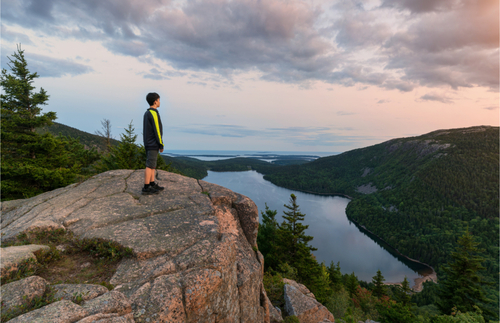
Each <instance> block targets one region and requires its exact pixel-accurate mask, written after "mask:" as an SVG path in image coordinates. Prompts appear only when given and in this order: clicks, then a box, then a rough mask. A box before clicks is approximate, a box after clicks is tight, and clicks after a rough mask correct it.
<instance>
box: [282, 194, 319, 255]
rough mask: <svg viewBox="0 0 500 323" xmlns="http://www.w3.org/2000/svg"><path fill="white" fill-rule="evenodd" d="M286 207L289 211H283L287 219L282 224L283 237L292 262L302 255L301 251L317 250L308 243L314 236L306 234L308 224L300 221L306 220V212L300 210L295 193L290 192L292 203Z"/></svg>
mask: <svg viewBox="0 0 500 323" xmlns="http://www.w3.org/2000/svg"><path fill="white" fill-rule="evenodd" d="M284 207H285V208H287V209H288V210H289V211H283V213H284V214H285V215H284V216H283V218H284V219H285V220H284V221H283V223H282V224H281V226H280V231H281V235H282V238H283V240H284V242H285V244H286V251H287V253H288V256H289V259H290V260H291V261H289V262H290V263H293V261H294V259H295V258H296V257H298V256H300V255H299V254H300V253H304V252H305V253H307V254H310V252H311V251H315V250H317V249H316V248H313V247H311V246H309V245H308V242H309V241H311V240H312V239H313V237H312V236H308V235H306V234H305V230H306V229H307V228H309V226H308V225H303V224H302V223H301V222H300V221H304V217H305V214H303V213H301V212H300V208H299V205H298V204H297V197H296V196H295V194H290V205H287V204H285V205H284Z"/></svg>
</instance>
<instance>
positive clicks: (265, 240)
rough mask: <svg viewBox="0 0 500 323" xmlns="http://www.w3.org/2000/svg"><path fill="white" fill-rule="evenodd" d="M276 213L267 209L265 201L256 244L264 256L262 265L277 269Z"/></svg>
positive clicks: (277, 225)
mask: <svg viewBox="0 0 500 323" xmlns="http://www.w3.org/2000/svg"><path fill="white" fill-rule="evenodd" d="M277 214H278V211H276V210H271V209H269V207H268V206H267V203H266V210H265V212H264V211H261V216H262V224H261V225H260V226H259V232H258V234H257V244H258V246H259V251H260V252H261V253H262V255H263V256H264V266H265V268H266V269H268V268H273V269H277V267H278V265H279V254H278V238H277V231H278V227H279V224H278V221H276V215H277Z"/></svg>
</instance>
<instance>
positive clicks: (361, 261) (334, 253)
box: [203, 171, 430, 286]
mask: <svg viewBox="0 0 500 323" xmlns="http://www.w3.org/2000/svg"><path fill="white" fill-rule="evenodd" d="M203 180H204V181H207V182H210V183H214V184H217V185H221V186H224V187H227V188H228V189H230V190H232V191H234V192H237V193H240V194H243V195H245V196H248V197H249V198H250V199H252V200H253V201H254V202H255V204H256V205H257V207H258V209H259V218H261V216H260V212H261V211H263V210H265V204H266V203H267V205H268V206H269V208H270V209H272V210H277V211H278V216H277V217H276V219H277V220H278V222H279V223H281V222H282V221H283V219H282V218H281V215H282V214H283V210H284V209H285V208H284V206H283V205H284V204H290V203H289V201H290V194H292V193H293V194H295V195H296V196H297V204H298V205H299V206H300V210H301V212H302V213H305V214H306V216H305V220H304V224H306V225H309V228H308V229H307V230H306V234H307V235H310V236H313V237H314V239H313V240H312V241H311V242H310V245H312V246H313V247H315V248H318V250H317V251H315V252H314V255H315V256H316V259H317V260H318V261H319V262H325V264H326V265H329V264H330V262H331V261H333V262H334V263H335V264H336V263H337V262H339V261H340V268H341V271H342V273H344V274H350V273H352V272H354V273H355V274H356V276H357V277H358V279H360V280H364V281H367V282H370V281H371V280H372V277H373V276H375V274H376V273H377V270H379V269H380V271H381V272H382V275H383V276H384V277H385V279H386V283H387V282H401V281H403V279H404V277H405V276H406V277H407V278H408V280H409V281H410V284H411V285H412V286H413V285H414V279H416V278H419V277H420V278H421V277H422V276H424V275H426V274H429V272H430V270H429V268H428V267H426V266H423V265H421V264H418V263H415V262H411V261H409V260H407V259H406V258H404V257H402V256H401V255H398V254H397V252H395V251H394V250H393V249H392V248H390V247H389V246H387V245H385V244H384V243H383V242H382V241H380V240H379V239H377V238H376V237H374V236H373V235H371V234H370V233H368V232H366V231H365V230H363V228H358V227H357V226H356V225H355V224H354V223H352V222H350V221H349V220H348V219H347V216H346V213H345V208H346V206H347V204H348V203H349V201H350V200H349V199H347V198H343V197H338V196H320V195H314V194H308V193H302V192H297V191H293V190H289V189H286V188H282V187H278V186H276V185H274V184H272V183H271V182H268V181H266V180H264V178H263V175H262V174H259V173H257V172H256V171H247V172H212V171H209V172H208V176H207V177H205V178H204V179H203Z"/></svg>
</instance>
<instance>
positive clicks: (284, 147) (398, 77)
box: [1, 0, 499, 152]
mask: <svg viewBox="0 0 500 323" xmlns="http://www.w3.org/2000/svg"><path fill="white" fill-rule="evenodd" d="M1 18H2V21H1V23H2V25H1V32H2V33H1V36H2V44H1V46H2V47H1V50H2V52H1V54H2V55H1V56H2V60H1V64H2V67H3V68H8V67H7V63H8V60H7V56H9V55H11V54H13V53H14V52H15V50H16V44H19V43H20V44H22V48H23V50H25V55H26V57H27V60H28V63H29V67H30V69H31V70H32V71H37V72H38V73H39V74H40V76H41V77H40V78H39V79H37V80H36V82H35V86H36V87H37V88H40V87H43V88H44V89H45V90H46V91H47V92H48V93H49V95H50V100H49V102H48V105H47V106H46V107H44V110H45V111H55V112H56V113H57V116H58V119H57V121H58V122H61V123H63V124H66V125H69V126H72V127H75V128H78V129H81V130H84V131H87V132H90V133H94V132H95V131H96V130H98V129H99V128H100V121H101V120H103V119H105V118H106V119H109V120H111V123H112V126H113V128H112V131H113V135H114V136H115V137H117V138H118V137H119V134H120V133H122V132H123V128H124V127H126V126H127V124H128V123H129V122H130V121H132V120H133V124H134V126H135V128H136V132H137V133H138V134H139V135H140V134H141V133H142V116H143V113H144V110H145V109H147V107H148V106H147V103H146V101H145V96H146V94H147V93H148V92H151V91H155V92H158V93H159V94H160V96H161V107H160V108H159V111H160V114H161V117H162V121H163V125H164V140H165V142H166V148H167V150H168V149H213V150H272V151H276V150H278V151H311V152H313V151H321V152H342V151H346V150H350V149H354V148H359V147H365V146H369V145H373V144H376V143H379V142H382V141H385V140H388V139H391V138H397V137H407V136H415V135H420V134H424V133H427V132H430V131H434V130H437V129H447V128H459V127H469V126H477V125H494V126H498V124H499V22H498V20H499V2H498V0H419V1H415V0H360V1H333V0H330V1H322V0H304V1H299V0H284V1H281V0H261V1H258V0H206V1H203V0H197V1H176V0H84V1H82V0H2V7H1ZM139 138H141V136H139Z"/></svg>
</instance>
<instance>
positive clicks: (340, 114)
mask: <svg viewBox="0 0 500 323" xmlns="http://www.w3.org/2000/svg"><path fill="white" fill-rule="evenodd" d="M354 114H356V113H354V112H349V111H337V115H338V116H352V115H354Z"/></svg>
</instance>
